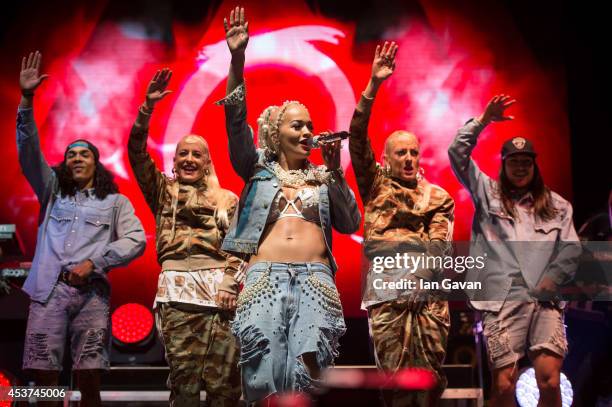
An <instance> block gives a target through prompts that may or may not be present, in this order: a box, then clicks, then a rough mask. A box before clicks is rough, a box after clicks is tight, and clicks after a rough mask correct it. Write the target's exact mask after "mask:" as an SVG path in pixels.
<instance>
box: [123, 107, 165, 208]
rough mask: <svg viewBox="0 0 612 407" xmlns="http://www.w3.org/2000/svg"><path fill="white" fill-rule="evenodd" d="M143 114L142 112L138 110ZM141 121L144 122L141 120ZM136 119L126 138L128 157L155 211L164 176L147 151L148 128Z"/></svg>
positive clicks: (149, 203) (142, 189) (145, 195)
mask: <svg viewBox="0 0 612 407" xmlns="http://www.w3.org/2000/svg"><path fill="white" fill-rule="evenodd" d="M138 114H139V115H143V113H142V112H140V111H139V112H138ZM141 122H146V121H145V120H142V121H141ZM137 123H138V120H137V121H136V123H134V125H133V126H132V130H131V131H130V137H129V139H128V158H129V160H130V166H131V167H132V171H133V172H134V176H135V177H136V181H137V182H138V186H139V187H140V190H141V191H142V193H143V195H144V197H145V200H146V202H147V205H149V208H151V210H152V211H153V213H154V214H155V213H157V209H158V205H159V194H160V193H161V191H162V190H163V188H164V184H165V179H166V178H165V176H164V174H162V173H161V171H160V170H159V169H158V168H157V166H156V165H155V162H154V161H153V159H152V158H151V156H150V155H149V153H148V152H147V137H148V130H149V129H148V128H146V127H142V126H139V125H138V124H137Z"/></svg>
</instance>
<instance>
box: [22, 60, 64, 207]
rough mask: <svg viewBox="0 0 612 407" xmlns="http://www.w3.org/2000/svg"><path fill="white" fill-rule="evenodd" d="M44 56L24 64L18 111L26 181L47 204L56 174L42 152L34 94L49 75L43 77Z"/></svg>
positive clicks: (23, 61)
mask: <svg viewBox="0 0 612 407" xmlns="http://www.w3.org/2000/svg"><path fill="white" fill-rule="evenodd" d="M41 61H42V54H41V53H40V52H38V51H36V52H31V53H30V55H29V56H28V57H27V58H25V57H24V58H23V59H22V60H21V72H20V74H19V86H20V88H21V102H20V103H19V108H18V110H17V152H18V155H19V164H20V165H21V170H22V171H23V173H24V175H25V176H26V179H27V180H28V182H29V183H30V185H31V186H32V189H34V193H36V196H37V197H38V200H39V202H43V201H45V200H46V199H47V198H48V196H49V194H50V193H51V191H52V189H53V180H54V179H55V173H54V172H53V170H52V169H51V167H50V166H49V164H48V163H47V160H45V157H44V156H43V154H42V151H41V149H40V139H39V136H38V129H37V128H36V123H35V122H34V113H33V110H32V108H33V103H34V92H35V91H36V89H37V88H38V87H39V86H40V84H41V83H42V82H43V81H44V80H45V79H47V77H48V75H40V64H41Z"/></svg>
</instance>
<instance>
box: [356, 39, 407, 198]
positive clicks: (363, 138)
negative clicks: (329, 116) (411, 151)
mask: <svg viewBox="0 0 612 407" xmlns="http://www.w3.org/2000/svg"><path fill="white" fill-rule="evenodd" d="M397 49H398V46H397V44H395V43H394V42H391V43H388V42H385V43H384V45H383V46H382V47H381V46H380V45H378V46H377V47H376V52H375V54H374V61H373V62H372V75H371V77H370V81H369V82H368V85H367V86H366V89H365V91H364V92H363V93H362V94H361V97H360V99H359V102H358V103H357V106H356V107H355V112H354V113H353V118H352V119H351V125H350V133H351V137H350V139H349V151H350V153H351V162H352V164H353V171H355V177H356V178H357V186H358V188H359V194H360V195H361V200H362V201H363V202H364V203H365V201H367V200H368V199H369V198H368V195H369V193H370V190H371V189H372V184H373V183H374V178H375V177H376V171H377V164H376V158H375V157H374V151H373V150H372V145H371V143H370V139H369V137H368V124H369V122H370V113H371V109H372V104H373V103H374V98H375V97H376V93H377V92H378V88H380V85H381V84H382V83H383V82H384V81H385V80H386V79H387V78H389V77H390V76H391V75H392V74H393V71H394V70H395V55H396V54H397Z"/></svg>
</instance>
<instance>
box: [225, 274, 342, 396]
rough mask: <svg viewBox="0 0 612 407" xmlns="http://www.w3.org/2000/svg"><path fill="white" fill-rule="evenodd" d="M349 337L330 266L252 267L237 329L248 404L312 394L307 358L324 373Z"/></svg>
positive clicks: (236, 324) (235, 327) (235, 331)
mask: <svg viewBox="0 0 612 407" xmlns="http://www.w3.org/2000/svg"><path fill="white" fill-rule="evenodd" d="M345 331H346V326H345V323H344V318H343V315H342V305H341V304H340V299H339V297H338V290H337V289H336V285H335V283H334V277H333V275H332V272H331V270H330V268H329V267H328V266H327V265H325V264H322V263H267V262H263V263H255V264H253V265H251V266H250V267H249V269H248V270H247V276H246V281H245V284H244V289H243V290H242V292H241V293H240V296H239V297H238V309H237V311H236V318H235V319H234V323H233V325H232V332H233V333H234V335H236V337H237V338H238V341H239V343H240V363H239V364H240V367H241V374H242V386H243V393H244V396H245V398H246V399H247V401H248V402H249V403H250V402H253V401H257V400H262V399H264V398H265V397H267V396H269V395H270V394H272V393H277V392H278V393H282V392H285V391H292V390H298V391H307V390H308V389H309V388H310V387H311V384H312V378H311V377H310V375H309V374H308V370H307V369H306V366H305V365H304V361H303V359H302V355H304V354H307V353H313V354H314V355H316V361H317V364H318V366H319V368H320V369H323V368H326V367H328V366H330V365H332V364H333V361H334V358H335V357H336V356H338V339H339V338H340V337H341V336H342V335H343V334H344V332H345Z"/></svg>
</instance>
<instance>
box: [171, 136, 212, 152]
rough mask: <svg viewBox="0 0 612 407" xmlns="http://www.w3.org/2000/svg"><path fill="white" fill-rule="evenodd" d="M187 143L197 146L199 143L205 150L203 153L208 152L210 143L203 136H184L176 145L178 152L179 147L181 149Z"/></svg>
mask: <svg viewBox="0 0 612 407" xmlns="http://www.w3.org/2000/svg"><path fill="white" fill-rule="evenodd" d="M185 143H187V144H196V143H198V144H200V145H201V146H202V147H203V148H204V150H203V151H206V152H208V143H207V142H206V140H204V137H202V136H198V135H195V134H188V135H186V136H184V137H183V138H181V139H180V140H179V142H178V143H177V144H176V151H178V150H179V147H181V146H182V145H184V144H185Z"/></svg>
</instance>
